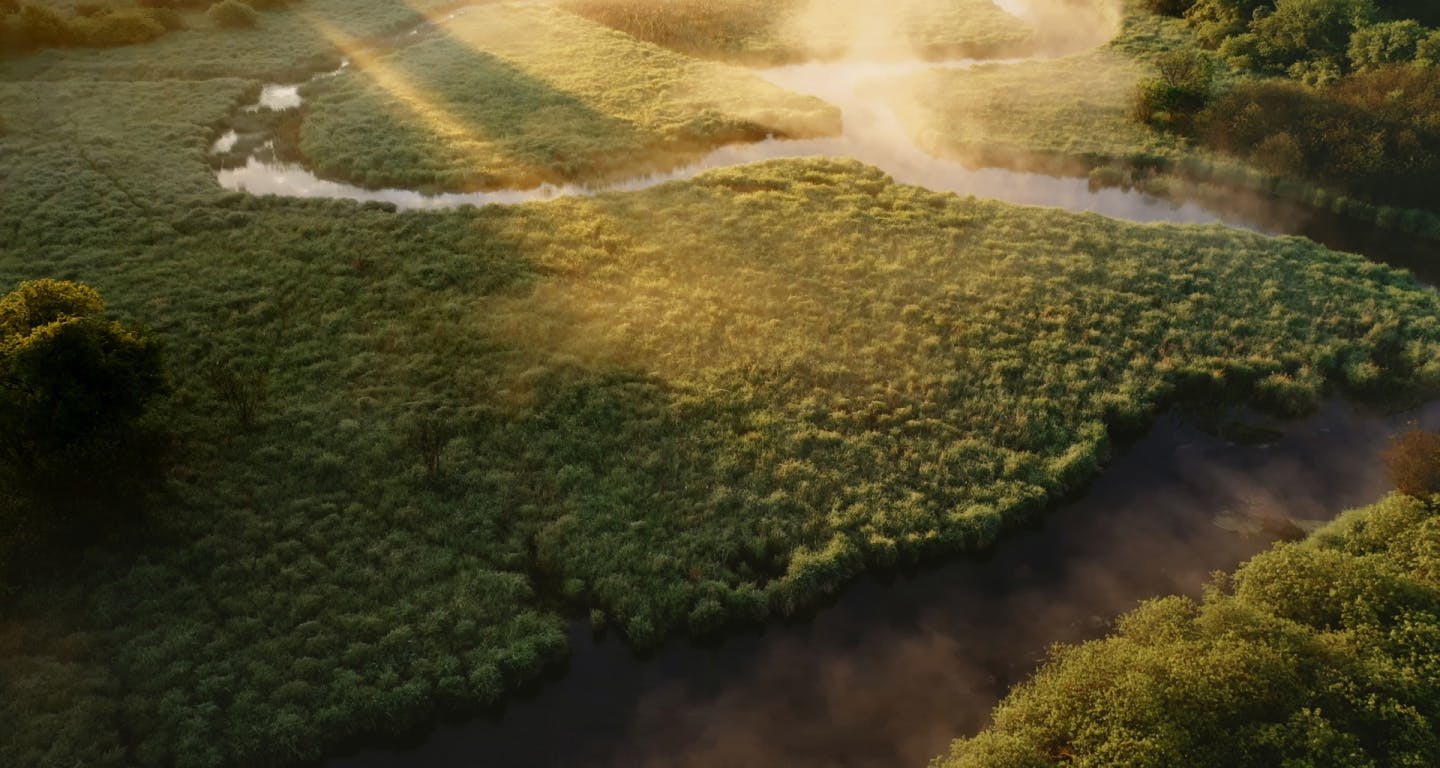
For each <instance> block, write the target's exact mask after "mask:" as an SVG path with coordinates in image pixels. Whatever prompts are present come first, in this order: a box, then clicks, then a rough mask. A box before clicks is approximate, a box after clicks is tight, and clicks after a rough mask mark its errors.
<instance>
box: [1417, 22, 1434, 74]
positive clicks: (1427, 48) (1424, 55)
mask: <svg viewBox="0 0 1440 768" xmlns="http://www.w3.org/2000/svg"><path fill="white" fill-rule="evenodd" d="M1415 61H1416V63H1418V64H1424V65H1427V66H1431V67H1440V29H1437V30H1434V31H1432V32H1431V33H1430V34H1428V35H1426V36H1425V38H1424V39H1423V40H1421V41H1420V42H1419V43H1417V44H1416V45H1415Z"/></svg>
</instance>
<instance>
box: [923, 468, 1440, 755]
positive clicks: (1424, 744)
mask: <svg viewBox="0 0 1440 768" xmlns="http://www.w3.org/2000/svg"><path fill="white" fill-rule="evenodd" d="M1435 513H1436V509H1435V507H1434V506H1433V503H1432V502H1421V501H1419V500H1416V499H1411V498H1407V497H1402V496H1392V497H1390V498H1388V499H1386V500H1385V501H1383V502H1381V503H1380V504H1377V505H1376V506H1373V507H1369V508H1367V509H1363V510H1357V511H1354V512H1350V513H1347V514H1346V515H1345V516H1344V517H1342V518H1341V519H1340V520H1339V521H1337V522H1336V523H1334V524H1332V525H1331V526H1329V527H1328V528H1326V529H1324V530H1322V531H1321V532H1319V533H1318V534H1316V535H1315V536H1314V537H1312V539H1311V540H1309V541H1306V542H1302V543H1299V544H1282V545H1278V546H1277V547H1276V548H1275V549H1273V550H1272V551H1270V552H1267V553H1265V554H1262V555H1259V556H1257V557H1255V558H1254V559H1253V560H1251V561H1250V562H1249V563H1246V564H1245V565H1243V566H1241V568H1240V570H1239V571H1238V572H1237V573H1236V574H1235V576H1234V577H1233V579H1229V578H1220V579H1219V580H1217V581H1216V582H1215V583H1214V584H1213V585H1212V587H1211V588H1210V589H1209V590H1208V591H1207V592H1206V595H1205V599H1204V601H1203V602H1202V603H1200V604H1196V603H1194V602H1193V601H1191V600H1188V599H1185V598H1179V597H1170V598H1163V599H1159V600H1153V601H1150V602H1148V603H1145V604H1144V605H1142V606H1141V607H1140V608H1139V609H1138V610H1136V611H1134V612H1132V613H1130V614H1128V615H1126V616H1125V617H1123V618H1122V619H1121V620H1120V622H1119V626H1118V629H1117V631H1116V633H1115V634H1113V635H1112V636H1110V637H1108V638H1106V639H1104V640H1099V641H1095V642H1091V643H1086V644H1084V645H1081V646H1078V647H1071V648H1058V649H1056V650H1055V651H1054V652H1053V653H1052V656H1051V658H1050V660H1049V661H1048V662H1047V663H1046V664H1045V665H1044V667H1042V668H1041V670H1040V671H1039V672H1038V673H1036V675H1035V676H1034V677H1033V678H1032V679H1031V680H1029V681H1028V682H1025V683H1022V684H1021V685H1019V686H1017V687H1016V688H1015V689H1014V690H1013V691H1012V692H1011V694H1010V695H1009V696H1008V697H1007V698H1006V699H1005V701H1004V702H1002V703H1001V705H1000V706H999V707H998V708H997V709H996V711H995V719H994V724H993V725H992V726H990V728H989V729H987V730H986V731H985V732H983V733H981V734H980V735H978V736H976V737H974V738H971V739H962V740H960V741H957V742H955V744H954V745H953V747H952V750H951V753H950V755H949V756H948V757H945V758H942V759H939V760H937V761H936V762H935V763H934V764H933V765H934V766H935V767H936V768H981V767H982V766H993V767H995V768H1000V767H1002V766H1003V767H1005V768H1012V767H1013V768H1019V767H1022V766H1023V767H1025V768H1029V767H1030V766H1035V767H1036V768H1040V767H1043V766H1052V765H1062V764H1063V765H1076V766H1100V765H1105V766H1158V765H1186V766H1196V768H1206V767H1208V766H1215V767H1216V768H1220V767H1221V766H1224V768H1246V767H1248V766H1254V767H1255V768H1261V767H1262V766H1264V767H1267V768H1268V767H1269V766H1277V765H1308V766H1335V768H1341V767H1342V766H1400V765H1433V764H1435V763H1436V762H1437V760H1440V736H1437V733H1436V731H1435V729H1434V727H1433V723H1434V722H1435V721H1436V718H1437V717H1440V667H1437V665H1436V662H1435V659H1436V658H1437V653H1440V581H1437V580H1436V574H1437V573H1440V556H1437V552H1436V550H1435V547H1434V542H1435V541H1436V540H1437V537H1440V518H1437V517H1436V516H1435Z"/></svg>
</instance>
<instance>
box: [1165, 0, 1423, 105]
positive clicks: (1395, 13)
mask: <svg viewBox="0 0 1440 768" xmlns="http://www.w3.org/2000/svg"><path fill="white" fill-rule="evenodd" d="M1185 16H1186V19H1187V20H1188V21H1189V22H1190V24H1191V26H1192V28H1193V29H1194V30H1195V33H1196V36H1197V37H1198V38H1199V39H1200V40H1201V41H1202V42H1204V43H1205V44H1206V45H1208V46H1209V47H1211V48H1215V49H1218V50H1219V51H1220V53H1221V54H1222V55H1223V56H1224V57H1225V58H1226V59H1227V60H1229V61H1230V62H1231V63H1232V64H1233V65H1235V66H1237V67H1239V68H1241V69H1245V70H1255V71H1258V72H1263V73H1269V74H1283V75H1287V76H1289V77H1291V78H1293V79H1295V80H1300V81H1302V82H1305V83H1307V84H1310V85H1325V84H1329V83H1331V82H1334V81H1335V80H1336V79H1338V78H1339V77H1340V76H1342V75H1344V74H1346V73H1347V72H1349V71H1351V69H1352V68H1353V69H1355V70H1364V69H1367V68H1373V67H1377V66H1382V65H1385V64H1396V63H1402V62H1408V61H1412V60H1414V59H1415V58H1416V56H1415V52H1416V51H1415V49H1416V47H1417V45H1418V44H1419V43H1420V42H1421V41H1422V40H1423V39H1424V38H1425V37H1426V30H1425V29H1424V27H1423V26H1422V25H1425V24H1437V23H1440V10H1437V7H1436V6H1435V5H1434V4H1433V3H1426V2H1410V1H1409V0H1400V1H1399V2H1395V1H1391V2H1376V1H1375V0H1199V2H1197V3H1196V4H1195V5H1194V6H1193V7H1191V8H1190V10H1189V11H1187V12H1186V14H1185Z"/></svg>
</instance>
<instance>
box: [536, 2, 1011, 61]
mask: <svg viewBox="0 0 1440 768" xmlns="http://www.w3.org/2000/svg"><path fill="white" fill-rule="evenodd" d="M559 4H560V6H561V7H563V8H566V9H569V10H571V11H573V12H575V13H577V14H580V15H582V16H585V17H586V18H590V19H594V20H595V21H598V22H600V23H602V24H605V25H607V26H610V27H613V28H615V29H618V30H620V31H623V32H625V33H627V34H630V35H633V36H635V37H637V38H639V39H642V40H649V41H651V42H654V43H658V44H660V45H664V46H667V47H670V48H674V49H675V50H678V51H683V52H685V53H691V54H695V55H699V56H705V57H712V58H721V59H726V60H735V61H741V62H745V63H758V64H776V63H786V62H794V61H801V60H806V59H812V58H821V59H829V58H841V57H853V58H893V57H906V56H911V55H918V56H921V57H925V58H959V57H964V56H977V57H985V56H1005V55H1019V54H1021V53H1023V52H1025V51H1028V50H1029V48H1030V45H1031V44H1032V42H1033V40H1034V34H1033V31H1032V30H1031V29H1030V28H1029V27H1027V26H1026V25H1025V24H1023V23H1022V22H1020V21H1019V20H1018V19H1016V18H1015V17H1014V16H1011V15H1009V14H1007V13H1005V12H1004V11H1002V10H1000V9H999V8H998V7H996V5H995V4H994V3H993V2H990V0H896V1H895V2H890V3H870V2H864V1H863V0H840V1H839V2H821V1H820V0H778V2H771V1H770V0H721V1H720V2H714V1H713V0H559Z"/></svg>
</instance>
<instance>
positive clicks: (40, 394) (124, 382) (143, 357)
mask: <svg viewBox="0 0 1440 768" xmlns="http://www.w3.org/2000/svg"><path fill="white" fill-rule="evenodd" d="M104 308H105V305H104V302H103V301H102V300H101V299H100V295H99V294H98V293H96V292H95V291H94V290H92V289H90V288H88V287H86V286H83V285H79V284H76V283H68V282H62V281H56V280H36V281H31V282H25V283H21V284H20V287H19V288H17V289H16V290H15V291H13V292H11V293H10V294H8V295H6V296H5V297H3V298H0V436H3V437H0V477H3V479H4V481H5V482H4V483H3V485H4V486H5V487H6V488H8V489H10V490H11V491H12V492H13V493H14V494H15V496H16V497H18V503H16V504H14V506H13V507H12V512H14V513H16V514H19V513H22V512H23V514H24V515H25V519H23V520H15V519H11V520H7V521H6V522H7V523H9V524H11V525H17V526H19V527H21V528H26V529H29V530H31V531H35V530H44V531H53V532H55V533H57V534H62V535H78V536H81V537H88V536H90V535H93V534H94V533H95V532H96V530H95V529H103V528H104V527H106V526H108V525H110V524H112V523H113V520H112V519H111V518H117V517H124V516H125V515H126V514H127V513H132V512H135V511H138V510H139V509H140V508H141V506H142V503H143V501H144V500H145V499H146V498H147V497H148V496H149V494H150V493H152V492H153V491H154V490H155V488H156V487H157V486H158V485H159V476H160V471H161V464H160V462H161V459H162V455H161V453H162V449H163V440H161V439H160V436H159V435H157V434H155V433H153V432H152V431H150V430H148V429H147V428H145V427H144V426H143V425H142V423H141V417H142V416H143V415H144V413H145V411H146V409H147V408H148V406H149V405H150V403H151V401H152V400H154V399H155V398H156V396H157V395H159V394H160V393H161V392H163V391H164V389H165V380H164V376H163V374H162V372H161V368H160V356H159V349H158V346H157V344H156V342H155V340H154V339H153V338H152V337H151V336H150V334H149V333H148V331H145V330H142V329H135V328H127V327H124V326H122V325H120V324H119V323H117V322H114V321H111V320H106V319H105V318H104V317H103V316H102V313H103V311H104Z"/></svg>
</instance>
